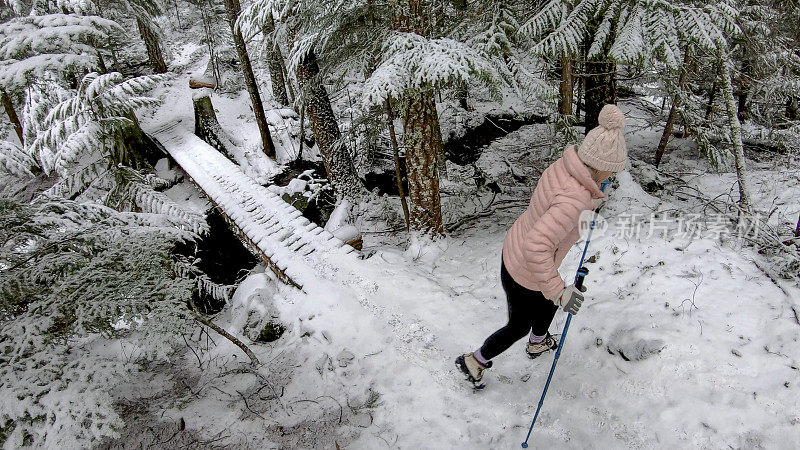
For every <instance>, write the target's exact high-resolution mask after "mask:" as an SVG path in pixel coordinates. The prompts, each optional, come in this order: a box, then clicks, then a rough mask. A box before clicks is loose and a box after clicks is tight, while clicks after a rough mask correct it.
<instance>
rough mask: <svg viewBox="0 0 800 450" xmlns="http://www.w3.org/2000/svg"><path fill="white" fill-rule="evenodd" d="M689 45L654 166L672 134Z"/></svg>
mask: <svg viewBox="0 0 800 450" xmlns="http://www.w3.org/2000/svg"><path fill="white" fill-rule="evenodd" d="M689 62H690V59H689V47H686V53H685V55H684V58H683V64H681V69H680V70H681V72H680V75H679V76H678V92H677V93H676V94H675V97H673V98H672V106H670V108H669V115H668V116H667V124H666V125H665V126H664V132H663V133H662V134H661V140H660V141H659V143H658V148H657V149H656V161H655V163H656V167H658V165H659V164H661V158H662V157H664V151H665V150H666V149H667V143H669V138H670V136H672V127H673V125H674V124H675V116H676V115H677V114H678V107H679V106H680V102H681V97H682V95H683V88H684V85H685V84H686V73H687V72H688V71H689V70H688V68H687V65H688V64H689Z"/></svg>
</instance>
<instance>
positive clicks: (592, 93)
mask: <svg viewBox="0 0 800 450" xmlns="http://www.w3.org/2000/svg"><path fill="white" fill-rule="evenodd" d="M599 21H600V19H599V18H595V19H592V21H590V22H589V26H588V28H589V31H588V32H587V36H586V39H585V41H584V46H586V48H587V54H588V48H589V47H590V46H591V43H592V40H593V37H594V34H595V32H596V30H597V27H598V25H599ZM615 38H616V34H615V33H614V32H613V31H612V32H611V34H610V36H609V37H608V40H607V41H606V44H605V45H604V46H603V51H602V52H600V54H599V55H596V56H594V57H593V58H592V59H591V60H589V61H586V65H585V67H586V71H585V76H584V79H583V81H584V109H585V111H586V112H585V117H586V119H585V123H586V129H585V130H584V133H588V132H589V131H591V130H592V128H595V127H596V126H597V125H598V120H597V118H598V117H599V116H600V110H601V109H603V106H605V105H606V104H609V103H616V100H617V99H616V97H617V89H616V88H617V86H616V77H615V73H616V66H615V65H614V63H613V62H610V61H609V59H608V56H607V55H608V52H609V51H610V50H611V45H612V44H613V43H614V40H615Z"/></svg>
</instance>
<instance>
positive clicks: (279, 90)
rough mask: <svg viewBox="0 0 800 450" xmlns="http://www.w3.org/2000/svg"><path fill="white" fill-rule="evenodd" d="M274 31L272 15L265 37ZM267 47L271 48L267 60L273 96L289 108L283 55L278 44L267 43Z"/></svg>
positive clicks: (269, 18)
mask: <svg viewBox="0 0 800 450" xmlns="http://www.w3.org/2000/svg"><path fill="white" fill-rule="evenodd" d="M274 31H275V23H274V22H273V21H272V16H271V15H270V16H269V17H268V18H267V25H266V26H265V27H264V37H265V38H269V35H270V34H272V32H274ZM267 45H268V46H269V50H268V51H267V59H268V62H269V77H270V80H271V81H272V96H273V97H274V98H275V101H277V102H278V103H280V104H281V105H283V106H289V104H290V103H289V96H288V95H287V94H286V84H285V81H284V79H283V55H281V50H280V47H278V45H277V42H274V41H273V42H267Z"/></svg>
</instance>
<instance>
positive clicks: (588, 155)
mask: <svg viewBox="0 0 800 450" xmlns="http://www.w3.org/2000/svg"><path fill="white" fill-rule="evenodd" d="M598 122H599V123H600V125H599V126H597V127H595V128H593V129H592V130H591V131H589V133H587V134H586V137H585V138H583V142H581V145H580V146H579V147H578V157H579V158H580V159H581V161H583V162H584V163H585V164H586V165H587V166H589V167H591V168H593V169H595V170H601V171H607V172H619V171H620V170H622V169H623V168H624V167H625V164H626V163H627V162H628V149H627V148H626V147H625V136H623V134H622V128H623V127H624V126H625V115H624V114H622V111H620V109H619V108H618V107H617V106H616V105H606V106H603V109H601V110H600V116H599V117H598Z"/></svg>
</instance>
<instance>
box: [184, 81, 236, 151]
mask: <svg viewBox="0 0 800 450" xmlns="http://www.w3.org/2000/svg"><path fill="white" fill-rule="evenodd" d="M190 86H191V85H190ZM210 94H211V89H209V88H208V87H201V88H199V89H194V90H193V91H192V104H193V106H194V134H196V135H197V137H199V138H200V139H202V140H204V141H206V142H207V143H208V144H209V145H211V146H212V147H214V148H216V149H217V150H218V151H219V152H220V153H222V154H223V155H225V156H227V157H228V159H231V160H233V158H232V157H231V155H230V154H229V153H228V147H227V146H228V145H232V144H231V143H230V139H229V138H228V136H227V135H226V133H225V131H224V130H223V129H222V126H220V124H219V121H218V120H217V114H216V112H215V111H214V105H213V104H212V103H211V95H210Z"/></svg>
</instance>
